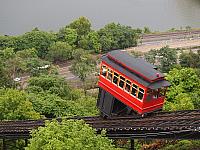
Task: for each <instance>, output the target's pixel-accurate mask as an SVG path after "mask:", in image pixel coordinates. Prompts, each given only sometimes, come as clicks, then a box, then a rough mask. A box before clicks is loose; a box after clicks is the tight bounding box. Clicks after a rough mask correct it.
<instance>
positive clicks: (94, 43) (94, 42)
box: [79, 32, 101, 53]
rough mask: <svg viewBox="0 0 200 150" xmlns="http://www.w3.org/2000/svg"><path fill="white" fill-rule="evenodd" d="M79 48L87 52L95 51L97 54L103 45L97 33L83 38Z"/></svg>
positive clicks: (91, 33)
mask: <svg viewBox="0 0 200 150" xmlns="http://www.w3.org/2000/svg"><path fill="white" fill-rule="evenodd" d="M79 46H80V47H81V48H83V49H86V50H94V51H95V52H96V53H98V52H100V49H101V44H100V42H99V35H98V34H97V32H90V33H88V35H86V36H84V37H82V39H81V40H80V43H79Z"/></svg>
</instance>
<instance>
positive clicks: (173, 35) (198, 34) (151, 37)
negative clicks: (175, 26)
mask: <svg viewBox="0 0 200 150" xmlns="http://www.w3.org/2000/svg"><path fill="white" fill-rule="evenodd" d="M188 38H193V39H198V38H200V30H190V31H178V32H166V33H158V34H143V35H141V41H142V43H147V42H153V41H157V42H158V41H163V40H172V39H173V40H180V39H188Z"/></svg>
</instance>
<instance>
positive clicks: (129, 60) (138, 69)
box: [107, 50, 164, 82]
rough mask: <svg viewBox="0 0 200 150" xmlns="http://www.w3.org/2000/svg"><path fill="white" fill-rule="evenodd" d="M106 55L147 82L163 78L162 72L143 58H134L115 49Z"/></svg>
mask: <svg viewBox="0 0 200 150" xmlns="http://www.w3.org/2000/svg"><path fill="white" fill-rule="evenodd" d="M107 56H108V57H109V58H110V59H112V60H113V61H115V62H116V63H119V64H120V65H122V66H123V67H125V68H127V69H128V70H130V71H132V72H134V73H135V74H137V75H139V76H141V77H142V78H144V79H145V80H148V81H149V82H153V81H155V80H158V79H160V78H164V74H162V73H161V72H159V71H158V70H156V69H155V68H156V67H155V66H154V65H152V64H150V63H148V62H146V61H145V60H144V59H141V58H135V57H134V56H131V55H129V54H128V53H127V52H124V51H120V50H115V51H111V52H109V53H108V54H107Z"/></svg>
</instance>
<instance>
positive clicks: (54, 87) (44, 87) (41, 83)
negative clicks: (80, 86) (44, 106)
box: [26, 75, 80, 100]
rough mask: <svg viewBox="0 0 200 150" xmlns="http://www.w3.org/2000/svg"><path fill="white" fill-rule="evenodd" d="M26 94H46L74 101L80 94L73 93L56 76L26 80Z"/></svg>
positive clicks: (62, 80) (42, 76)
mask: <svg viewBox="0 0 200 150" xmlns="http://www.w3.org/2000/svg"><path fill="white" fill-rule="evenodd" d="M26 90H27V92H28V93H36V94H38V93H40V92H47V93H50V94H55V95H57V96H60V97H61V98H63V99H68V100H75V99H78V98H79V97H80V93H79V92H78V91H77V92H76V91H75V92H74V91H73V90H72V89H71V88H70V87H69V86H68V84H67V83H66V81H65V79H64V78H61V77H59V76H56V75H41V76H38V77H32V78H30V79H29V80H28V86H27V89H26Z"/></svg>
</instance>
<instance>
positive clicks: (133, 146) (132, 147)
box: [130, 138, 135, 150]
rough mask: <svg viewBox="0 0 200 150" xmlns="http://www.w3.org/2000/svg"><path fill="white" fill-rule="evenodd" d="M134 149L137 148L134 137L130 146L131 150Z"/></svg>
mask: <svg viewBox="0 0 200 150" xmlns="http://www.w3.org/2000/svg"><path fill="white" fill-rule="evenodd" d="M134 149H135V143H134V139H133V138H131V148H130V150H134Z"/></svg>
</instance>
